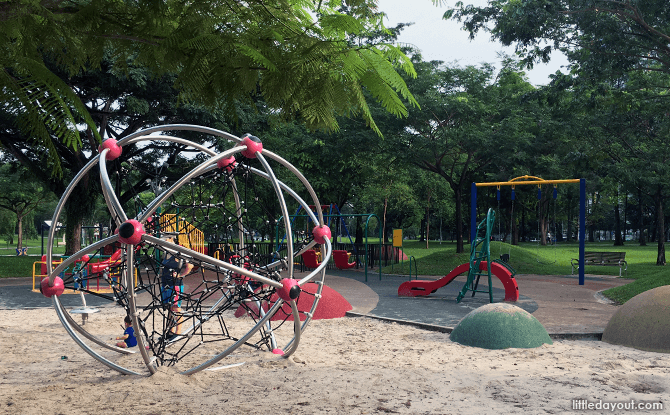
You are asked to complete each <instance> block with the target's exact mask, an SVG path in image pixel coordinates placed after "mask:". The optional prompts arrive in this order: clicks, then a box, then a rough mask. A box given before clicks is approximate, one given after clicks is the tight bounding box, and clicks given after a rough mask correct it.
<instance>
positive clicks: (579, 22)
mask: <svg viewBox="0 0 670 415" xmlns="http://www.w3.org/2000/svg"><path fill="white" fill-rule="evenodd" d="M434 2H435V3H438V2H439V1H438V0H434ZM667 16H668V3H667V2H666V1H663V0H650V1H636V0H618V1H613V0H552V1H546V0H524V1H518V0H500V1H491V2H489V3H488V5H487V6H485V7H475V6H472V5H467V6H465V5H464V4H463V2H460V1H459V2H457V3H456V6H455V8H453V9H449V10H448V11H447V12H446V13H445V14H444V18H445V19H448V18H455V19H458V20H459V21H463V22H464V27H465V29H466V30H468V31H469V32H470V36H471V37H474V36H475V35H476V34H477V33H478V32H479V31H487V32H490V33H491V35H492V37H493V39H496V40H499V41H500V42H501V43H502V44H503V45H505V46H510V45H515V47H516V52H517V53H518V54H519V55H521V56H522V57H523V58H524V62H525V63H526V64H527V65H528V66H531V67H532V65H533V64H534V63H536V62H539V61H541V62H547V61H548V60H549V58H550V53H551V51H552V50H560V51H562V52H564V53H565V54H566V55H567V56H568V58H569V59H570V61H571V62H572V63H573V65H575V66H576V67H577V68H578V69H580V70H582V71H583V73H585V74H590V75H595V77H597V78H602V77H603V76H614V77H618V76H621V75H623V74H626V73H628V72H629V71H631V70H642V71H645V70H650V71H660V72H664V73H669V72H670V46H669V43H670V42H668V40H669V39H670V21H669V20H668V19H667Z"/></svg>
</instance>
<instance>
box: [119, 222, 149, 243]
mask: <svg viewBox="0 0 670 415" xmlns="http://www.w3.org/2000/svg"><path fill="white" fill-rule="evenodd" d="M144 233H145V232H144V227H143V226H142V224H141V223H139V222H138V221H136V220H135V219H130V220H129V221H126V222H124V223H122V224H121V226H119V241H121V242H122V243H124V244H128V245H137V244H138V243H140V241H141V240H142V235H144Z"/></svg>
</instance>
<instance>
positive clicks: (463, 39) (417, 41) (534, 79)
mask: <svg viewBox="0 0 670 415" xmlns="http://www.w3.org/2000/svg"><path fill="white" fill-rule="evenodd" d="M456 1H457V0H449V1H444V2H443V3H445V4H448V5H449V6H453V5H454V4H455V3H456ZM463 3H464V4H474V5H477V6H484V5H486V4H487V3H488V2H487V1H486V0H463ZM378 7H379V10H381V11H384V12H385V13H386V14H387V15H388V18H387V20H386V21H385V22H384V23H385V25H386V26H387V27H393V26H395V25H396V24H398V23H414V25H412V26H410V27H408V28H405V30H403V31H402V33H401V34H400V37H399V38H398V41H399V42H401V43H409V44H412V45H414V46H416V47H418V48H419V49H420V50H421V55H422V56H423V59H424V60H426V61H431V60H441V61H444V62H445V63H449V64H451V63H457V64H458V65H459V66H467V65H479V64H481V63H485V62H488V63H491V64H493V65H494V66H495V67H496V68H497V69H500V66H501V65H500V59H499V58H498V57H497V53H498V52H505V53H507V54H508V55H512V56H514V48H513V47H507V48H504V47H503V46H502V45H501V44H500V43H497V42H493V41H491V36H490V35H489V34H488V33H479V34H478V35H477V36H476V37H475V39H474V40H470V39H468V32H466V31H464V30H462V29H461V27H462V23H459V22H458V21H456V20H443V19H442V15H443V14H444V12H445V11H446V10H447V6H446V5H443V6H440V7H438V6H435V5H433V2H432V1H431V0H378ZM567 63H568V61H567V59H566V58H565V56H563V55H562V54H560V53H556V54H553V55H552V59H551V61H550V62H549V63H548V64H536V65H535V67H534V68H533V70H532V71H526V74H527V75H528V80H529V81H530V83H531V84H533V85H536V86H539V85H546V84H547V83H549V75H551V74H553V73H555V72H556V71H557V70H561V66H565V65H567ZM562 72H563V73H565V72H567V71H566V69H564V68H563V69H562Z"/></svg>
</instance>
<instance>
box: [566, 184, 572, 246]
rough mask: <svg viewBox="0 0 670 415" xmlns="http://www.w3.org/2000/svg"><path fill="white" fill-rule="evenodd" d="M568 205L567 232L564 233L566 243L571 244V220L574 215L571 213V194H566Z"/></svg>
mask: <svg viewBox="0 0 670 415" xmlns="http://www.w3.org/2000/svg"><path fill="white" fill-rule="evenodd" d="M567 200H568V203H567V207H568V230H567V232H566V238H565V240H566V242H572V219H573V218H574V215H573V213H572V195H571V193H568V197H567Z"/></svg>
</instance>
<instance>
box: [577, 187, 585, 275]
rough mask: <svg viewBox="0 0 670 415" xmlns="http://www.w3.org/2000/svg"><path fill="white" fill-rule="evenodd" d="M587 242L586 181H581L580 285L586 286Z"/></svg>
mask: <svg viewBox="0 0 670 415" xmlns="http://www.w3.org/2000/svg"><path fill="white" fill-rule="evenodd" d="M585 240H586V179H579V285H584V244H585Z"/></svg>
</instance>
